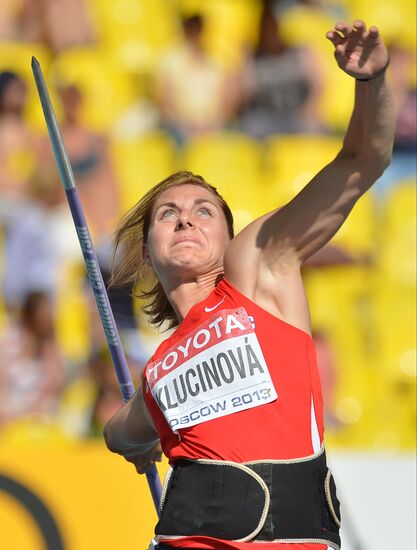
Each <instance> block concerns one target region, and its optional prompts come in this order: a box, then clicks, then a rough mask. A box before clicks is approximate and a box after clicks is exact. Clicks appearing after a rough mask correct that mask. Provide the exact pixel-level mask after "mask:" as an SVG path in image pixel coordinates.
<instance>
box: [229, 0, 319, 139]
mask: <svg viewBox="0 0 417 550" xmlns="http://www.w3.org/2000/svg"><path fill="white" fill-rule="evenodd" d="M248 81H249V88H250V90H251V93H250V100H249V102H248V103H247V104H246V106H245V107H244V109H243V110H242V112H241V115H240V126H241V129H242V130H243V131H244V132H247V133H249V134H250V135H252V136H254V137H257V138H263V137H266V136H268V135H270V134H276V133H293V132H317V131H320V130H323V123H322V121H321V119H320V115H319V100H320V97H321V93H322V90H323V82H322V78H321V75H320V67H319V64H318V62H317V60H316V58H315V55H314V53H313V51H312V50H311V49H309V48H307V47H302V48H301V47H300V48H293V47H289V46H287V44H285V42H284V41H283V39H282V37H281V35H280V28H279V21H278V20H277V18H276V16H275V13H274V2H273V1H272V0H265V1H264V8H263V13H262V16H261V21H260V27H259V38H258V46H257V49H256V52H255V55H254V58H253V60H249V62H248Z"/></svg>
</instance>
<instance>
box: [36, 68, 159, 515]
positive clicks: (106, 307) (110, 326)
mask: <svg viewBox="0 0 417 550" xmlns="http://www.w3.org/2000/svg"><path fill="white" fill-rule="evenodd" d="M32 71H33V75H34V77H35V82H36V87H37V89H38V94H39V99H40V101H41V105H42V109H43V114H44V117H45V122H46V126H47V128H48V133H49V138H50V140H51V144H52V149H53V151H54V156H55V160H56V163H57V167H58V171H59V175H60V178H61V181H62V184H63V185H64V188H65V193H66V195H67V200H68V204H69V207H70V210H71V214H72V218H73V220H74V225H75V229H76V231H77V235H78V240H79V242H80V246H81V251H82V254H83V257H84V262H85V266H86V269H87V275H88V278H89V281H90V283H91V287H92V289H93V293H94V298H95V300H96V304H97V309H98V312H99V314H100V319H101V323H102V325H103V330H104V334H105V335H106V340H107V344H108V346H109V350H110V353H111V356H112V360H113V365H114V369H115V371H116V376H117V380H118V383H119V386H120V391H121V393H122V397H123V401H124V402H125V403H126V402H127V401H129V400H130V399H131V398H132V397H133V395H134V394H135V387H134V385H133V382H132V378H131V376H130V372H129V368H128V366H127V362H126V357H125V354H124V352H123V348H122V345H121V342H120V337H119V332H118V330H117V326H116V322H115V320H114V316H113V311H112V309H111V306H110V302H109V298H108V295H107V291H106V287H105V285H104V281H103V276H102V274H101V270H100V267H99V263H98V260H97V256H96V253H95V250H94V247H93V243H92V240H91V237H90V232H89V230H88V226H87V222H86V219H85V216H84V212H83V209H82V206H81V201H80V198H79V195H78V190H77V186H76V184H75V179H74V175H73V172H72V168H71V164H70V161H69V159H68V155H67V152H66V150H65V146H64V142H63V139H62V135H61V132H60V129H59V126H58V122H57V119H56V116H55V112H54V109H53V106H52V103H51V100H50V97H49V92H48V88H47V86H46V83H45V79H44V77H43V74H42V69H41V66H40V64H39V61H38V60H37V59H36V58H35V57H32ZM146 478H147V480H148V484H149V489H150V491H151V494H152V499H153V502H154V505H155V508H156V511H157V514H158V515H159V505H160V501H161V481H160V479H159V476H158V471H157V469H156V466H155V465H154V464H153V465H152V466H151V468H149V470H148V471H147V472H146Z"/></svg>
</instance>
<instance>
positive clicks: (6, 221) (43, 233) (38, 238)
mask: <svg viewBox="0 0 417 550" xmlns="http://www.w3.org/2000/svg"><path fill="white" fill-rule="evenodd" d="M63 200H64V199H63V192H62V188H61V185H60V183H59V180H58V179H57V174H56V171H53V170H52V169H51V168H50V169H49V170H46V169H45V168H44V169H43V170H42V171H38V172H37V173H36V174H35V176H33V178H32V179H31V181H30V184H29V187H28V191H27V197H26V198H24V199H23V198H22V199H20V200H16V199H15V198H7V197H5V198H3V200H2V201H0V225H2V226H3V228H4V272H3V282H2V290H3V300H4V303H5V305H6V308H7V309H8V310H9V311H13V310H14V309H16V308H17V309H19V308H20V307H21V306H22V303H23V301H24V299H25V298H26V295H27V294H28V293H29V292H42V293H44V294H47V295H49V296H50V298H51V299H53V297H54V294H55V289H56V285H57V277H58V267H59V260H60V259H62V257H63V254H62V252H60V251H59V248H60V247H61V244H60V242H57V241H58V239H59V238H60V235H61V234H62V230H61V229H60V226H59V223H58V220H59V216H57V215H56V210H57V207H59V206H60V205H61V204H62V201H63ZM63 246H64V247H65V246H66V245H65V240H64V243H63Z"/></svg>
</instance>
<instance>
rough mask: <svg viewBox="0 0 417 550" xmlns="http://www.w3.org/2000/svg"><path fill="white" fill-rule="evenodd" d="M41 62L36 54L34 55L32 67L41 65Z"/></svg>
mask: <svg viewBox="0 0 417 550" xmlns="http://www.w3.org/2000/svg"><path fill="white" fill-rule="evenodd" d="M39 66H40V63H39V61H38V60H37V59H36V57H35V56H34V55H32V67H39Z"/></svg>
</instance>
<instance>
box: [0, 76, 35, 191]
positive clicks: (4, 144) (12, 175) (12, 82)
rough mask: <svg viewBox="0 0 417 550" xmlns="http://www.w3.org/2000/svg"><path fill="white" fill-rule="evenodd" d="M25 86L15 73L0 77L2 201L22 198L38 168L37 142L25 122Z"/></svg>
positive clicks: (0, 185) (0, 174) (0, 188)
mask: <svg viewBox="0 0 417 550" xmlns="http://www.w3.org/2000/svg"><path fill="white" fill-rule="evenodd" d="M26 95H27V93H26V85H25V83H24V82H23V80H22V79H21V78H20V77H19V76H18V75H17V74H15V73H13V72H10V71H4V72H2V73H0V165H1V171H0V197H1V198H4V197H13V198H17V199H19V198H22V197H23V196H24V195H25V193H26V190H27V182H28V179H29V177H30V174H31V172H32V170H33V169H34V166H35V160H34V155H33V146H34V141H33V137H32V135H31V133H30V132H29V130H28V128H27V126H26V124H25V122H24V119H23V110H24V107H25V103H26Z"/></svg>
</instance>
